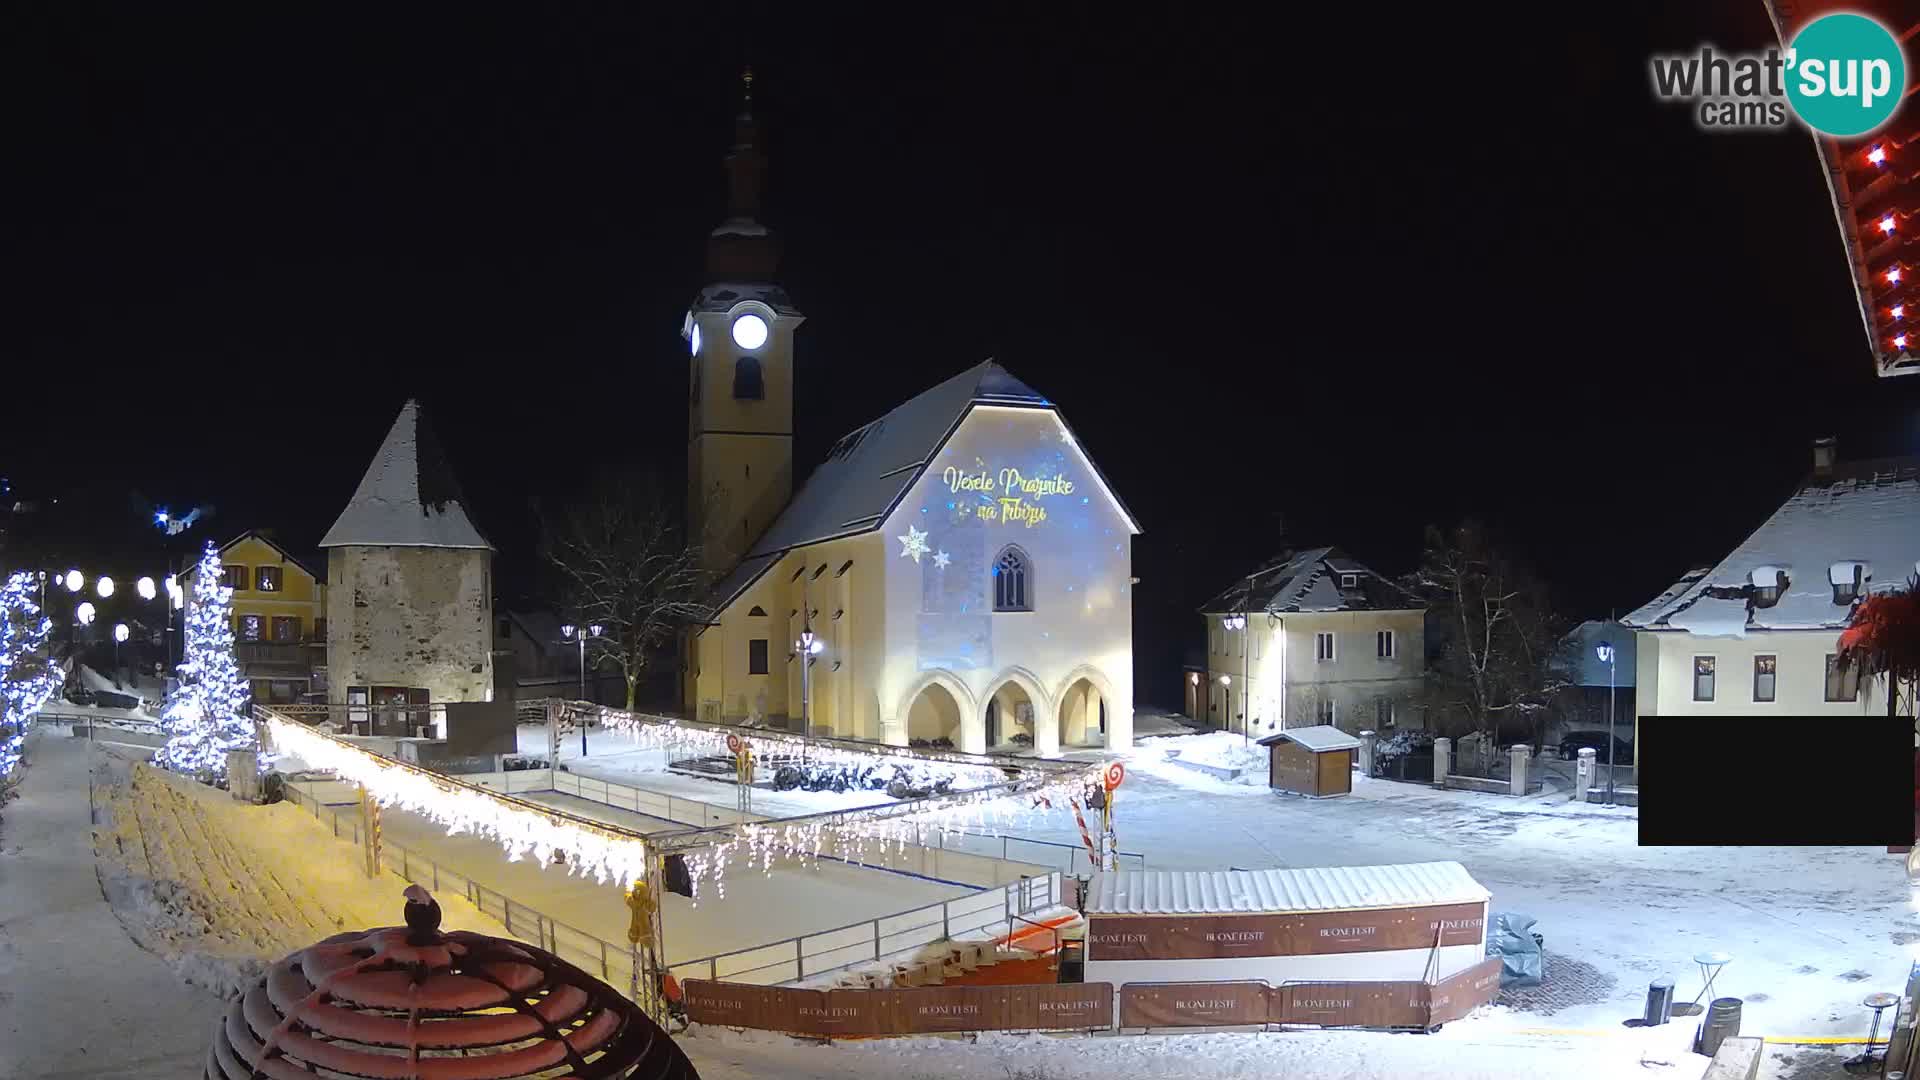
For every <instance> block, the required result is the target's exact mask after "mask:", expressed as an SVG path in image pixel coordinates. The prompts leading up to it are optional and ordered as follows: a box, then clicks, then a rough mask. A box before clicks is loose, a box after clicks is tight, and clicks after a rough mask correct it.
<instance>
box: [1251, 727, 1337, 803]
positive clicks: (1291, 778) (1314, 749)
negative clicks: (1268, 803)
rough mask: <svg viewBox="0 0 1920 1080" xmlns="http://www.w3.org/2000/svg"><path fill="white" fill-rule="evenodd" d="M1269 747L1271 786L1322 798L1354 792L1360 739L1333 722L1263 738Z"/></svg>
mask: <svg viewBox="0 0 1920 1080" xmlns="http://www.w3.org/2000/svg"><path fill="white" fill-rule="evenodd" d="M1260 745H1261V746H1264V747H1266V748H1267V753H1268V765H1267V786H1269V787H1271V788H1273V789H1274V790H1275V791H1288V792H1292V793H1293V794H1295V795H1306V796H1309V797H1311V798H1316V799H1321V798H1326V797H1328V796H1331V795H1348V794H1351V793H1352V792H1353V762H1354V757H1355V755H1357V754H1359V752H1360V740H1359V739H1356V738H1354V737H1353V736H1351V735H1349V734H1347V733H1346V732H1344V731H1341V730H1340V729H1339V728H1337V727H1334V726H1333V725H1331V724H1315V725H1313V726H1312V727H1300V728H1290V729H1288V730H1286V731H1282V732H1278V733H1276V734H1273V735H1269V736H1267V737H1266V738H1264V739H1261V740H1260Z"/></svg>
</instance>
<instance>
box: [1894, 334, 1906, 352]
mask: <svg viewBox="0 0 1920 1080" xmlns="http://www.w3.org/2000/svg"><path fill="white" fill-rule="evenodd" d="M1893 347H1894V348H1896V349H1904V348H1906V347H1907V335H1905V334H1900V335H1898V336H1897V337H1895V338H1894V339H1893Z"/></svg>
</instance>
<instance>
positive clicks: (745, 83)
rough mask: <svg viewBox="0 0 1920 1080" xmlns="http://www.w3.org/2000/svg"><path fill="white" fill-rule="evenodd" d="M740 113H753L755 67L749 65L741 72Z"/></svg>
mask: <svg viewBox="0 0 1920 1080" xmlns="http://www.w3.org/2000/svg"><path fill="white" fill-rule="evenodd" d="M740 111H741V112H745V113H752V112H753V65H752V64H748V65H747V66H746V67H745V68H744V69H742V70H741V72H740Z"/></svg>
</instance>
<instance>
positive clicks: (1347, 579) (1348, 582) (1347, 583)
mask: <svg viewBox="0 0 1920 1080" xmlns="http://www.w3.org/2000/svg"><path fill="white" fill-rule="evenodd" d="M1340 587H1341V588H1343V589H1357V588H1359V587H1360V575H1359V574H1341V575H1340Z"/></svg>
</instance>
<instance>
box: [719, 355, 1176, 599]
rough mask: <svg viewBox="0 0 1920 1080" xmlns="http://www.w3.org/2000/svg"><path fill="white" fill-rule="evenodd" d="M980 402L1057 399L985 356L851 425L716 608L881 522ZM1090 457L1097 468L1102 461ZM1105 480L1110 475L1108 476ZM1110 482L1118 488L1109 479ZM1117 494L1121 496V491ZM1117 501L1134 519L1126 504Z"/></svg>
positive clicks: (1042, 404)
mask: <svg viewBox="0 0 1920 1080" xmlns="http://www.w3.org/2000/svg"><path fill="white" fill-rule="evenodd" d="M975 405H1014V406H1029V407H1033V408H1045V409H1051V408H1052V407H1053V403H1052V402H1050V401H1048V400H1047V399H1046V398H1044V397H1042V396H1041V395H1040V394H1039V393H1037V392H1035V391H1034V390H1033V389H1032V388H1031V387H1029V386H1027V384H1025V383H1023V382H1021V381H1020V380H1019V379H1017V378H1014V377H1013V375H1012V374H1010V373H1009V372H1008V371H1007V369H1006V368H1003V367H1001V366H1000V365H999V364H996V363H994V362H993V361H992V360H987V361H984V362H982V363H979V364H975V365H974V366H973V367H970V368H968V369H967V370H965V371H963V372H961V373H960V374H958V375H955V376H954V377H952V378H950V379H948V380H947V381H945V382H943V383H941V384H940V385H938V386H935V387H933V388H932V389H930V390H927V391H925V392H924V393H921V394H919V395H917V396H915V397H913V398H910V399H908V400H907V401H905V402H903V403H901V404H900V405H898V406H895V407H894V409H893V411H891V412H889V413H887V414H886V415H885V416H882V417H881V418H880V419H878V420H875V421H873V422H872V423H870V424H867V425H865V426H864V427H860V428H856V429H855V430H853V431H851V432H849V433H848V434H847V435H845V436H844V437H842V438H841V439H840V441H839V442H837V443H835V444H834V446H833V448H832V449H831V450H830V451H828V453H827V460H825V461H823V462H821V463H820V465H819V466H818V467H817V468H815V469H814V470H813V473H812V475H810V476H808V477H807V482H806V484H805V486H803V487H802V488H801V489H800V491H799V493H798V494H796V495H795V496H794V497H793V501H791V502H789V503H788V504H787V507H786V509H785V510H783V511H781V513H780V516H779V517H778V518H775V519H774V522H773V524H772V525H769V526H768V527H767V531H766V532H764V533H762V534H761V536H760V539H759V540H757V541H755V542H754V545H753V547H752V548H751V549H749V550H748V552H747V555H746V558H745V559H743V560H742V561H741V563H740V564H739V565H738V566H735V567H734V569H733V571H732V572H731V573H729V574H728V575H727V576H726V577H725V578H723V579H721V581H720V583H719V585H717V586H716V587H715V589H714V591H713V592H712V593H711V594H710V596H709V605H710V607H711V609H712V610H713V611H714V612H716V613H717V612H718V611H719V610H720V609H721V608H723V607H725V606H726V605H727V604H728V603H731V602H732V601H733V599H734V597H736V596H738V595H740V593H741V592H742V591H744V590H745V589H746V588H747V587H748V586H749V585H751V584H753V582H754V581H755V580H756V579H758V578H759V576H760V575H761V574H762V573H763V572H765V570H766V568H767V567H768V566H770V565H772V564H773V562H775V561H776V560H777V559H778V558H779V557H780V556H782V555H784V554H786V553H787V552H789V551H792V550H793V549H794V548H798V547H805V546H806V545H808V544H818V543H822V542H824V541H827V540H837V539H840V538H841V537H845V536H853V535H856V534H858V533H864V532H871V531H872V530H874V529H877V528H879V527H880V525H881V524H882V523H883V522H884V521H885V520H886V517H887V515H888V514H889V513H892V511H893V508H894V506H895V505H896V504H897V503H899V501H900V500H901V499H902V498H904V497H905V496H906V494H907V492H908V490H910V489H911V488H912V487H913V485H914V483H915V482H916V481H917V480H919V479H920V474H921V472H922V471H924V470H925V469H926V466H927V463H928V462H930V461H932V460H933V459H934V456H935V455H937V454H938V453H939V452H940V447H941V446H943V445H945V443H946V441H947V438H948V437H949V436H951V435H952V434H953V432H954V430H955V429H957V428H958V427H959V426H960V422H961V421H962V420H964V419H965V418H966V415H967V413H968V411H969V410H971V409H972V408H973V406H975ZM1054 416H1055V418H1056V419H1060V423H1061V424H1062V426H1064V425H1065V424H1066V420H1064V419H1061V418H1060V417H1059V413H1058V412H1055V414H1054ZM1088 464H1089V466H1090V467H1093V469H1094V472H1095V474H1096V475H1098V473H1099V469H1098V467H1094V466H1092V462H1091V461H1089V463H1088ZM1101 483H1102V484H1105V483H1106V481H1105V478H1104V477H1101ZM1107 487H1108V490H1109V491H1111V490H1112V487H1111V485H1107ZM1114 501H1115V502H1116V503H1118V502H1119V497H1118V496H1117V495H1116V496H1114ZM1119 509H1120V513H1121V515H1122V516H1123V517H1125V518H1126V519H1127V521H1128V523H1129V524H1133V522H1134V517H1133V515H1132V513H1130V512H1129V511H1128V510H1127V508H1126V506H1125V505H1124V504H1122V505H1120V507H1119ZM1134 528H1135V529H1136V530H1137V529H1138V526H1137V525H1135V526H1134Z"/></svg>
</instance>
